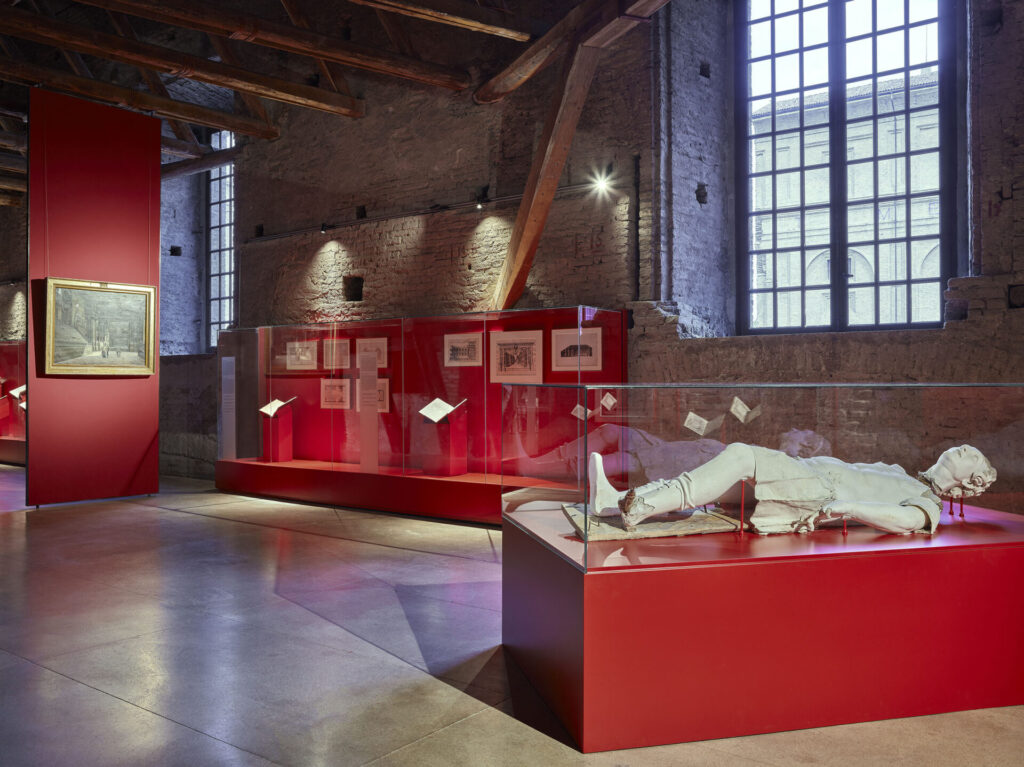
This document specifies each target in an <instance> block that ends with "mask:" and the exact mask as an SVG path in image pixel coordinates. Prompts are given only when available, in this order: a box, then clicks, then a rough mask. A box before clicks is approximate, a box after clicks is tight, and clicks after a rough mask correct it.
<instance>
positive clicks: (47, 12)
mask: <svg viewBox="0 0 1024 767" xmlns="http://www.w3.org/2000/svg"><path fill="white" fill-rule="evenodd" d="M25 7H27V8H31V9H32V10H33V11H35V12H36V13H37V14H39V15H40V16H49V17H52V16H54V15H55V14H54V13H53V12H52V10H51V8H50V6H49V5H44V4H43V3H42V2H37V1H36V0H26V2H25ZM7 55H8V56H11V57H13V58H19V56H18V55H17V54H16V53H13V52H12V51H8V52H7ZM60 55H61V56H63V57H64V60H65V61H66V62H67V63H68V66H69V67H71V71H72V72H74V73H75V74H76V75H78V76H79V77H92V72H91V71H90V70H89V65H88V64H86V63H85V59H83V58H82V57H81V56H80V55H79V54H78V53H76V52H75V51H69V50H67V49H66V48H61V49H60Z"/></svg>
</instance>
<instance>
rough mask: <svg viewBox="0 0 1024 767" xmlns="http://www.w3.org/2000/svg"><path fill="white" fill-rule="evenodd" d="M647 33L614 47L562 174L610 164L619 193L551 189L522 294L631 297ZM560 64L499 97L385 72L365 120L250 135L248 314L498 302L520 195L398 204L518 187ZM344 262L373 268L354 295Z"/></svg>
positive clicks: (645, 187)
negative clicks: (477, 204) (361, 212)
mask: <svg viewBox="0 0 1024 767" xmlns="http://www.w3.org/2000/svg"><path fill="white" fill-rule="evenodd" d="M649 38H650V35H649V32H648V30H647V28H645V27H641V28H639V29H637V30H634V31H633V32H631V33H630V34H629V35H627V36H626V37H625V38H623V40H622V41H620V43H619V44H618V45H617V46H616V47H615V48H614V49H612V50H610V51H608V52H607V53H606V54H605V56H604V59H603V61H602V64H601V66H600V69H599V71H598V74H597V76H596V77H595V79H594V82H593V85H592V87H591V90H590V93H589V95H588V98H587V101H586V105H585V107H584V110H583V113H582V116H581V118H580V122H579V129H578V131H577V134H576V136H575V138H574V140H573V144H572V150H571V152H570V155H569V159H568V162H567V163H566V167H565V170H564V172H563V174H562V179H561V184H562V185H563V186H567V185H575V184H581V183H585V182H587V181H588V180H589V179H590V178H591V177H592V176H593V175H594V173H596V172H597V171H598V170H601V169H605V168H607V166H608V165H609V164H610V165H611V166H612V168H613V172H614V175H613V180H614V184H615V192H614V194H613V195H612V196H611V197H610V198H609V199H598V198H596V197H594V196H592V195H590V194H588V193H586V192H581V191H575V192H570V193H563V194H560V195H559V196H558V197H557V198H556V201H555V203H554V205H553V206H552V210H551V214H550V216H549V218H548V223H547V227H546V229H545V232H544V236H543V238H542V240H541V242H540V247H539V249H538V252H537V256H536V261H535V263H534V267H533V270H532V271H531V274H530V279H529V282H528V284H527V288H526V293H525V295H524V297H523V299H522V300H521V302H520V304H519V305H520V306H538V305H564V304H574V303H600V304H605V305H607V304H610V303H611V304H617V305H621V304H622V303H623V302H625V301H626V300H629V299H630V298H631V297H632V296H633V295H634V292H635V290H636V285H635V281H636V279H637V277H636V267H635V253H636V248H637V247H639V249H640V252H649V250H650V245H649V237H650V223H649V213H647V212H646V211H648V210H649V202H648V201H649V199H650V189H651V162H652V160H651V139H650V133H651V124H650V119H649V114H650V87H649V82H650V67H651V58H650V47H649ZM488 50H489V48H488V47H486V46H482V47H481V49H480V53H481V55H484V54H486V53H487V52H488ZM498 63H499V61H498V60H494V61H490V62H488V67H487V68H488V70H489V71H494V70H496V68H497V66H498ZM557 75H558V68H557V66H552V67H550V68H549V69H548V70H546V71H545V72H543V73H542V74H540V75H539V76H538V77H536V78H535V79H534V80H531V81H530V82H529V83H527V84H526V85H525V86H523V87H522V88H520V89H519V90H517V91H515V92H514V93H513V94H511V95H510V96H508V97H507V98H506V99H504V100H503V101H501V102H499V103H496V104H489V105H477V104H474V103H473V101H472V94H471V93H470V92H464V93H448V92H443V91H438V90H436V89H426V88H417V87H410V86H409V85H408V84H405V83H398V82H388V81H375V82H374V84H373V88H372V92H373V97H372V100H370V102H369V103H368V106H367V116H366V117H365V118H364V119H362V120H358V121H352V120H344V119H339V118H336V117H331V116H327V115H321V114H318V113H313V112H310V111H300V110H292V111H290V112H289V113H288V114H287V116H286V118H285V119H284V121H283V124H282V138H281V139H280V140H278V141H275V142H262V143H255V144H253V145H250V146H249V147H247V148H246V149H245V151H244V152H243V154H242V156H241V158H240V159H239V161H238V163H237V164H236V167H237V173H238V195H239V205H238V210H239V222H238V230H237V231H238V239H239V242H240V246H239V254H240V264H241V272H240V308H241V316H240V322H241V324H242V325H253V324H263V323H277V322H300V321H314V320H320V319H342V318H356V317H383V316H395V315H411V314H426V313H440V312H450V311H465V310H469V309H484V308H492V304H491V293H492V291H493V288H494V283H495V280H496V277H497V273H498V269H499V268H500V265H501V263H502V261H503V259H504V257H505V253H506V249H507V245H508V239H509V233H510V232H511V228H512V225H513V222H514V220H515V215H516V211H517V208H518V200H516V199H513V200H506V201H500V202H495V203H491V204H489V205H488V206H487V207H486V208H485V209H484V210H483V211H477V210H476V209H475V208H473V207H470V208H466V209H457V210H450V211H444V212H440V213H430V214H422V215H417V216H401V215H400V214H402V213H403V212H407V211H424V210H427V209H430V208H432V207H433V206H451V205H457V204H459V203H465V202H467V201H472V200H474V199H475V197H476V196H477V194H478V193H479V192H480V190H481V189H482V188H483V187H485V186H486V187H488V194H489V196H490V197H491V198H493V199H496V200H500V198H502V197H505V196H509V195H513V196H514V195H519V194H521V193H522V191H523V186H524V184H525V181H526V177H527V174H528V172H529V169H530V163H531V160H532V155H533V151H534V148H535V145H536V141H537V137H538V135H539V134H540V131H541V127H542V123H543V120H544V117H545V115H546V112H547V110H548V108H549V106H550V103H551V98H552V92H553V88H554V84H555V80H556V78H557ZM635 157H639V158H640V159H639V163H638V165H639V173H638V178H634V158H635ZM637 187H639V197H640V200H641V202H640V204H639V205H637V202H636V198H637V192H636V189H637ZM358 206H364V207H365V208H366V213H367V216H368V217H369V219H371V220H369V221H367V222H364V223H357V224H355V225H351V226H344V227H341V228H337V229H332V230H330V231H328V232H327V234H325V235H320V234H319V233H318V232H316V231H315V232H314V233H313V234H309V235H301V236H292V237H288V238H284V239H280V240H270V241H264V242H255V243H246V240H249V239H251V238H252V237H253V236H254V233H255V231H256V227H257V225H262V226H263V230H264V232H265V233H266V234H273V233H276V232H282V231H289V230H294V229H302V228H312V229H314V230H318V229H319V227H320V224H321V223H328V224H335V223H347V222H353V221H354V220H355V218H356V208H357V207H358ZM640 211H643V212H642V213H641V212H640ZM637 215H640V216H641V225H640V227H639V228H640V235H639V238H638V237H637V235H636V228H637V227H636V226H635V225H631V222H632V217H635V216H637ZM381 216H384V217H388V218H386V219H385V220H379V221H374V220H372V219H375V218H377V217H381ZM638 239H639V243H638V242H637V240H638ZM346 275H358V276H362V277H364V280H365V283H364V300H363V301H362V302H361V303H359V304H352V303H348V302H345V301H344V300H343V299H342V296H341V279H342V277H344V276H346Z"/></svg>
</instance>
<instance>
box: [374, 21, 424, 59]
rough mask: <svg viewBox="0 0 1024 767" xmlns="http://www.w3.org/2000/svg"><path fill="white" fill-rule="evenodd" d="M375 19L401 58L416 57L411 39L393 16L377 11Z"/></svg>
mask: <svg viewBox="0 0 1024 767" xmlns="http://www.w3.org/2000/svg"><path fill="white" fill-rule="evenodd" d="M377 19H378V20H379V21H380V23H381V26H383V27H384V31H385V32H387V33H388V39H389V40H391V42H392V43H393V44H394V46H395V47H396V48H397V49H398V52H399V53H401V54H402V55H403V56H411V57H413V58H416V57H417V56H416V49H415V48H414V47H413V44H412V38H410V37H409V33H408V32H406V31H405V27H404V26H402V25H401V24H400V23H399V21H398V19H396V18H395V17H394V15H393V14H391V13H387V12H385V11H377Z"/></svg>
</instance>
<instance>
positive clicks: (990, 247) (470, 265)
mask: <svg viewBox="0 0 1024 767" xmlns="http://www.w3.org/2000/svg"><path fill="white" fill-rule="evenodd" d="M537 5H538V7H541V8H547V9H548V10H550V18H557V17H558V16H559V15H561V13H562V12H564V8H562V9H561V10H559V11H557V12H556V11H555V10H554V9H553V8H550V6H553V5H554V4H547V3H539V4H537ZM992 5H993V4H987V5H986V9H988V8H989V6H992ZM995 5H998V6H999V7H1001V8H1002V22H1001V24H999V25H991V26H989V27H985V28H981V25H980V21H979V20H980V19H982V18H990V17H991V14H987V13H986V14H982V13H981V11H980V10H979V8H978V6H976V5H972V14H973V15H972V28H971V35H972V46H973V47H972V54H971V57H970V61H969V65H970V70H971V71H970V82H971V92H970V112H969V117H970V124H971V136H970V142H971V152H972V164H971V167H970V182H971V190H972V197H971V216H972V222H971V231H972V249H973V251H972V259H973V269H972V276H968V277H963V278H957V279H955V280H953V281H951V283H950V285H949V287H948V291H947V298H948V299H949V302H950V304H949V305H950V313H949V314H948V317H949V318H950V319H951V320H952V318H954V317H956V316H959V314H958V312H960V311H961V310H962V312H963V316H965V317H966V319H964V320H963V321H949V322H947V326H946V327H945V328H944V329H941V330H911V331H885V332H881V331H876V332H855V333H846V334H829V333H825V334H820V333H819V334H798V335H797V334H794V335H784V336H773V337H735V338H734V337H721V336H728V334H729V333H731V332H733V330H734V326H735V318H734V294H735V259H734V253H735V247H736V245H735V242H734V234H733V232H734V209H733V191H732V186H733V182H732V174H733V164H732V163H733V162H734V157H733V154H734V151H733V138H732V120H733V116H732V108H733V107H732V104H733V94H732V87H731V80H732V71H731V67H732V63H731V61H732V59H731V57H732V41H731V32H730V27H729V18H728V14H729V13H730V6H731V4H728V3H706V2H697V1H696V0H674V2H673V3H672V4H671V6H670V7H669V8H670V10H669V11H668V12H667V13H666V12H665V11H662V13H661V14H660V15H659V17H658V20H657V22H656V23H655V24H653V25H649V26H641V27H640V28H638V29H637V30H634V31H633V32H631V33H630V34H629V35H628V36H627V37H625V38H623V39H622V40H621V41H620V42H619V43H618V44H617V45H616V47H615V48H614V49H613V50H612V51H609V52H608V53H607V54H606V58H605V60H604V62H603V63H602V66H601V68H600V70H599V74H598V76H597V78H596V79H595V82H594V85H593V87H592V89H591V92H590V94H589V96H588V99H587V102H586V106H585V109H584V112H583V116H582V118H581V121H580V128H579V131H578V133H577V135H576V137H575V139H574V141H573V145H572V150H571V153H570V158H569V162H568V164H567V166H566V170H565V173H564V174H563V178H562V184H575V183H579V182H582V181H585V180H586V179H587V177H588V176H589V174H590V173H591V172H592V171H593V170H595V169H597V168H602V167H605V166H607V165H608V163H612V164H613V167H614V171H615V176H616V179H617V188H618V190H619V194H620V195H622V196H621V197H619V198H616V199H613V200H611V201H603V202H602V201H597V200H595V199H594V198H591V197H588V196H586V195H585V194H582V193H578V192H574V193H569V194H563V195H560V196H559V197H558V198H557V199H556V201H555V203H554V205H553V207H552V211H551V216H550V218H549V220H548V223H547V227H546V229H545V234H544V237H543V239H542V240H541V244H540V248H539V250H538V253H537V258H536V261H535V264H534V267H533V269H532V271H531V274H530V280H529V282H528V284H527V288H526V292H525V294H524V297H523V299H522V300H521V302H520V305H522V306H551V305H558V304H571V303H577V302H580V303H594V304H598V305H603V306H610V307H613V308H617V307H623V306H626V307H628V308H631V309H632V310H633V317H634V323H635V324H634V328H633V330H632V331H631V332H630V349H631V352H630V354H631V360H630V371H631V376H632V377H633V379H634V380H636V381H718V382H737V381H748V382H750V381H804V382H813V381H871V382H889V381H1013V380H1024V347H1022V345H1021V343H1020V339H1021V337H1022V331H1024V309H1021V310H1009V309H1007V308H1006V298H1005V296H1006V288H1007V286H1008V285H1012V284H1020V283H1024V262H1022V259H1024V204H1022V203H1021V196H1022V194H1024V192H1022V191H1021V186H1022V183H1021V180H1022V178H1024V150H1022V148H1021V147H1022V142H1021V130H1022V129H1021V127H1020V126H1021V119H1020V118H1021V116H1022V111H1024V106H1022V105H1024V92H1022V90H1021V89H1020V88H1019V87H1017V86H1016V79H1015V78H1016V76H1017V74H1018V73H1019V72H1020V71H1024V63H1022V57H1024V29H1022V27H1024V19H1022V18H1021V16H1022V15H1024V3H1020V2H1003V3H1001V4H998V3H997V4H995ZM428 28H429V27H428ZM423 39H424V44H425V47H424V49H423V51H422V52H423V53H424V55H429V57H431V58H433V59H435V60H454V59H451V58H450V57H451V53H452V52H451V51H450V50H446V48H445V43H444V36H443V35H426V36H425V37H424V38H423ZM474 42H476V41H474ZM514 50H516V48H515V46H512V45H510V44H508V43H504V42H500V41H499V42H495V43H494V44H493V46H490V45H489V46H480V47H479V48H474V49H473V52H472V62H471V67H472V71H473V74H474V77H476V78H477V79H478V81H479V80H482V78H483V77H484V75H485V73H491V72H494V71H496V69H497V65H498V64H499V63H500V62H502V61H509V60H511V56H510V55H509V54H510V52H511V51H514ZM463 58H464V57H463ZM282 62H283V60H282ZM701 62H707V63H708V64H709V65H710V74H711V77H710V79H709V78H705V77H703V76H701V75H700V64H701ZM284 65H285V64H284V63H282V66H284ZM289 66H291V65H289ZM556 77H557V71H556V70H555V69H554V68H552V69H549V70H548V71H545V72H544V73H542V74H541V75H539V76H538V77H536V78H535V79H533V80H531V81H530V82H528V83H527V84H526V85H525V86H524V87H523V88H521V89H519V90H518V91H516V92H515V93H514V94H512V95H510V96H509V97H508V98H506V99H505V100H504V101H502V102H500V103H498V104H493V105H487V106H478V105H475V104H473V102H472V100H471V97H470V94H469V93H462V94H452V93H447V92H443V91H438V90H435V89H430V88H422V87H419V86H414V85H410V84H408V83H401V82H397V81H390V80H387V79H384V78H378V77H376V76H373V75H354V76H353V78H352V81H351V84H352V86H353V88H354V90H355V91H356V92H357V93H362V92H363V90H364V89H365V92H366V95H367V117H366V118H365V119H363V120H359V121H351V120H343V119H339V118H332V117H328V116H326V115H319V114H316V113H312V112H306V111H298V110H287V109H285V110H281V115H282V120H281V126H282V138H281V139H280V140H278V141H276V142H255V143H254V144H252V145H250V146H249V147H247V148H246V149H245V151H244V152H243V154H242V156H241V158H240V160H239V161H238V163H237V172H238V195H239V224H238V229H237V232H238V235H237V238H238V241H239V260H240V307H241V316H240V320H241V324H243V325H256V324H268V323H284V322H308V321H316V320H327V319H352V318H370V317H386V316H396V315H412V314H427V313H441V312H450V311H466V310H472V309H481V308H488V307H489V306H490V303H489V302H490V294H491V291H492V289H493V284H494V280H495V277H496V274H497V270H498V268H499V265H500V263H501V260H502V259H503V258H504V255H505V247H506V245H507V240H508V236H509V233H510V231H511V228H512V224H513V221H514V217H515V213H516V208H517V204H518V201H516V200H509V201H503V202H496V203H492V204H491V205H489V206H488V207H487V209H486V210H484V211H482V212H478V211H476V210H475V209H474V208H464V209H462V208H460V209H453V210H443V211H441V212H435V213H430V214H420V215H414V216H401V215H399V214H401V213H403V212H408V211H422V210H425V209H429V208H431V207H432V206H450V205H453V204H457V203H461V202H465V201H468V200H472V199H473V198H474V197H475V195H476V194H477V193H478V191H479V190H480V189H481V188H482V187H483V186H484V185H488V186H489V195H490V196H491V197H492V198H499V197H501V196H503V195H515V194H518V193H519V192H521V190H522V187H523V185H524V183H525V180H526V175H527V173H528V171H529V166H530V161H531V158H532V152H533V149H534V147H535V143H536V140H537V136H538V135H539V133H540V130H541V124H542V121H543V118H544V114H545V111H546V109H547V107H548V105H549V101H550V94H551V92H552V89H553V87H554V82H555V78H556ZM636 157H639V161H638V163H637V166H638V168H639V172H638V174H637V179H636V180H634V172H633V168H634V162H635V160H634V158H636ZM699 183H703V184H705V185H706V188H707V194H708V201H707V203H705V204H701V203H699V202H698V201H697V199H696V196H695V191H696V188H697V185H698V184H699ZM636 187H638V188H639V189H638V193H637V191H636ZM357 206H365V207H366V212H367V215H368V216H369V220H367V221H363V222H359V223H356V224H354V225H352V226H343V227H339V228H336V229H332V230H331V231H329V232H327V233H326V234H323V235H321V234H319V232H318V231H317V230H318V229H319V226H320V224H321V223H324V222H326V223H329V224H335V223H344V222H351V221H352V220H353V219H355V216H356V208H357ZM377 217H384V218H383V220H373V219H375V218H377ZM257 225H262V227H263V230H264V231H265V233H266V234H273V233H275V232H282V231H288V230H294V229H302V228H310V229H312V230H313V231H312V232H311V233H309V234H304V235H299V236H292V237H288V238H283V239H278V240H269V241H262V242H249V243H247V242H246V241H247V240H249V239H251V238H252V237H253V236H254V234H255V230H256V227H257ZM346 275H358V276H362V277H364V279H365V285H364V300H363V301H362V302H359V303H354V302H347V301H345V300H344V298H343V296H342V294H341V285H342V278H343V277H344V276H346ZM634 295H639V297H640V298H641V299H645V300H641V301H633V300H632V298H633V296H634ZM650 298H653V299H656V302H655V301H648V300H646V299H650ZM662 298H664V301H662V300H661V299H662ZM709 336H720V337H709ZM183 364H184V363H183ZM190 364H192V365H194V371H192V372H187V373H186V371H185V370H182V371H180V375H179V372H174V373H171V374H170V375H173V376H176V378H175V379H174V380H175V381H179V380H180V381H189V380H191V379H190V378H189V376H191V375H196V376H202V375H210V376H212V375H214V373H215V371H214V370H213V369H212V368H210V366H209V365H207V364H206V363H205V362H199V361H196V362H194V363H190ZM189 370H191V369H189ZM165 375H168V371H167V370H166V369H165ZM168 380H169V381H170V380H171V379H168ZM178 385H179V384H178V383H174V384H173V387H177V386H178ZM186 388H187V387H184V386H183V387H182V392H184V391H185V389H186ZM196 388H197V390H201V391H203V392H206V391H207V389H206V388H205V386H197V387H196ZM174 396H177V395H174ZM870 396H871V395H869V394H867V393H865V392H861V393H860V394H859V395H858V394H856V392H854V393H851V394H850V395H849V401H848V402H844V403H842V406H841V407H840V408H839V409H838V410H836V413H835V414H834V416H835V418H836V419H837V420H836V421H835V423H836V424H837V425H836V427H835V429H836V435H839V434H840V433H843V432H845V431H849V432H850V433H854V432H857V433H862V434H868V433H869V432H868V430H866V429H864V428H859V429H853V428H852V427H853V425H855V424H860V426H861V427H862V426H863V424H862V423H861V422H862V421H863V420H864V419H865V418H867V417H868V416H869V414H870V413H871V411H872V405H871V403H870V401H869V398H870ZM858 397H859V399H858ZM184 398H185V397H184V394H183V395H182V399H184ZM806 404H807V407H808V408H810V410H809V411H808V412H817V410H816V409H818V408H819V405H820V403H815V402H811V403H806ZM945 406H948V403H946V405H945ZM175 407H177V406H175ZM821 407H824V406H821ZM914 407H917V405H914V404H913V403H909V404H908V405H907V407H906V408H904V410H905V411H906V412H907V413H908V420H907V423H911V419H912V414H913V408H914ZM957 408H959V409H958V412H971V408H969V407H966V403H961V405H959V406H957ZM982 410H983V411H984V412H983V413H982V416H984V413H988V411H987V410H984V408H983V409H982ZM894 412H895V411H894ZM978 412H980V411H978ZM992 412H993V413H997V412H998V408H997V407H996V406H993V408H992ZM783 415H784V414H783V412H782V409H781V408H780V409H779V411H778V412H777V414H776V416H773V417H775V418H777V419H778V420H777V422H772V421H771V420H770V419H766V420H765V421H764V425H765V428H781V427H782V425H783V424H786V425H787V428H788V426H790V425H800V424H799V423H797V422H796V420H795V418H794V417H791V416H795V411H794V412H793V413H790V414H789V415H788V416H787V417H783ZM207 416H208V417H209V420H205V421H203V422H202V423H200V424H197V425H190V426H189V427H188V428H185V427H182V428H178V427H177V426H175V425H173V424H170V423H168V425H167V426H166V427H165V428H167V430H168V432H169V433H180V434H182V435H184V434H185V433H186V432H189V433H191V432H190V430H191V429H192V428H193V427H194V428H195V429H196V430H197V433H201V434H205V435H209V434H212V433H214V431H215V425H214V424H215V420H214V419H213V418H212V416H211V415H210V413H207ZM982 416H979V417H982ZM994 420H997V419H996V418H995V417H994V416H993V421H994ZM954 421H955V419H954ZM950 424H952V425H949V424H947V425H946V426H944V427H943V431H942V434H943V435H946V434H948V433H953V432H955V431H956V430H957V429H960V430H961V431H962V430H964V429H965V428H966V427H967V426H968V425H969V424H966V423H963V422H961V421H956V422H955V423H954V422H953V421H950ZM875 428H876V437H877V434H878V433H880V432H879V431H878V429H880V427H877V426H876V427H875ZM887 429H888V430H887V431H886V435H887V436H886V439H888V440H890V441H891V442H892V444H894V445H897V444H899V445H900V446H902V447H903V448H905V449H906V450H910V449H911V447H912V446H911V445H909V444H903V443H905V442H906V440H903V442H902V443H901V442H900V440H901V439H902V438H901V437H900V436H899V435H900V434H901V433H903V432H901V431H900V429H899V428H897V427H896V426H894V425H890V426H889V427H887ZM994 433H995V432H994ZM840 438H841V437H840V436H836V439H837V440H838V439H840ZM943 438H945V437H943ZM915 439H916V438H915ZM924 439H925V437H924V436H922V437H921V440H924ZM929 439H931V437H929ZM993 439H996V438H995V437H993ZM876 441H877V440H876ZM919 442H920V440H919ZM200 443H201V444H200V445H199V446H198V447H197V448H196V450H199V448H202V449H204V450H207V451H208V454H210V455H212V449H211V448H210V447H209V443H207V442H203V441H202V440H200ZM915 444H917V443H915ZM202 445H206V447H205V448H203V447H202ZM865 447H866V445H865ZM175 450H176V451H177V452H178V453H179V454H180V455H181V456H183V458H182V463H180V464H178V465H180V466H183V467H185V468H186V469H187V468H188V467H189V466H193V467H194V466H195V465H196V464H189V463H188V462H189V461H190V460H192V458H190V457H188V456H192V455H193V454H194V453H195V450H193V448H192V447H186V448H182V449H178V448H175ZM200 452H201V451H200ZM908 454H909V453H908ZM175 460H177V459H175ZM206 460H207V459H205V458H204V459H202V460H201V461H200V464H202V461H206ZM893 460H898V458H894V459H893Z"/></svg>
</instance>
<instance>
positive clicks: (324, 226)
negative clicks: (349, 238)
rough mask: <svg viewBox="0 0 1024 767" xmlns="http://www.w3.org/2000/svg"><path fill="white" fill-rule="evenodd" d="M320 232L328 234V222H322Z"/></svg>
mask: <svg viewBox="0 0 1024 767" xmlns="http://www.w3.org/2000/svg"><path fill="white" fill-rule="evenodd" d="M320 234H327V224H320Z"/></svg>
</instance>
